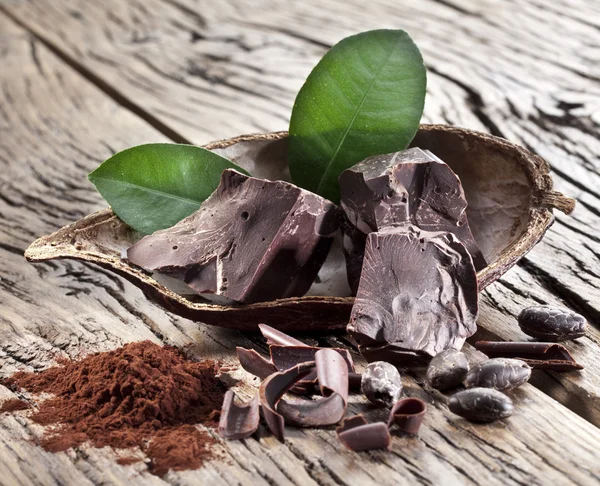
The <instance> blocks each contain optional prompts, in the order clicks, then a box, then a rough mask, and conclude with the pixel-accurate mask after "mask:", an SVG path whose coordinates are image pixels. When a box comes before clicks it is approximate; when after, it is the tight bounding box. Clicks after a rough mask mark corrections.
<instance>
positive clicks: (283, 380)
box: [258, 361, 315, 442]
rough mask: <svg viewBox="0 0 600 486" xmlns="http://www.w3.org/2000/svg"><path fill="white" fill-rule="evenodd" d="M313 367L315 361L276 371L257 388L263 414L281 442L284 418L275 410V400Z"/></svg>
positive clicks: (277, 400)
mask: <svg viewBox="0 0 600 486" xmlns="http://www.w3.org/2000/svg"><path fill="white" fill-rule="evenodd" d="M314 368H315V362H314V361H309V362H308V363H301V364H299V365H297V366H294V367H292V368H290V369H288V370H285V371H278V372H277V373H273V374H272V375H271V376H269V377H267V378H266V379H265V380H264V381H263V382H262V383H261V384H260V388H259V390H258V394H259V397H260V398H259V399H260V405H261V408H262V411H263V416H264V418H265V421H266V422H267V425H268V427H269V429H270V430H271V432H272V434H273V435H274V436H275V437H277V439H279V440H280V441H282V442H283V437H284V426H285V424H284V420H283V417H282V416H281V415H280V414H279V413H278V412H277V411H276V405H277V402H279V400H280V399H281V397H282V396H283V395H284V394H285V393H286V392H287V391H288V390H289V389H290V388H291V387H292V386H293V385H294V384H295V383H296V382H298V381H299V380H301V379H302V378H304V377H305V376H307V375H308V374H309V373H310V372H311V371H313V370H314Z"/></svg>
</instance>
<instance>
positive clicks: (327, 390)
mask: <svg viewBox="0 0 600 486" xmlns="http://www.w3.org/2000/svg"><path fill="white" fill-rule="evenodd" d="M346 353H347V351H346ZM315 366H316V368H317V380H318V382H319V389H320V390H321V394H322V395H323V396H324V397H329V396H331V395H334V394H337V395H340V396H341V397H342V398H343V399H344V402H347V401H348V363H347V362H346V360H345V358H344V356H343V354H342V353H340V352H339V351H337V350H335V349H327V348H325V349H320V350H319V351H317V353H316V354H315Z"/></svg>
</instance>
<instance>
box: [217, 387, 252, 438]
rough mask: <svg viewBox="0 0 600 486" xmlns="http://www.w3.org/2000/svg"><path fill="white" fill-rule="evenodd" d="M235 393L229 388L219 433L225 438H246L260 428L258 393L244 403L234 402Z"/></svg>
mask: <svg viewBox="0 0 600 486" xmlns="http://www.w3.org/2000/svg"><path fill="white" fill-rule="evenodd" d="M234 399H235V393H234V392H233V390H228V391H227V393H225V398H224V399H223V408H222V409H221V419H220V420H219V435H220V436H221V437H223V438H224V439H245V438H246V437H250V436H251V435H252V434H253V433H254V432H256V430H257V429H258V422H259V419H260V409H259V406H258V395H255V396H254V398H253V399H252V400H250V401H249V402H248V403H244V404H242V405H237V404H236V403H234Z"/></svg>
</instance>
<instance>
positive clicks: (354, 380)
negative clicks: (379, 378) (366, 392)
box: [348, 372, 362, 391]
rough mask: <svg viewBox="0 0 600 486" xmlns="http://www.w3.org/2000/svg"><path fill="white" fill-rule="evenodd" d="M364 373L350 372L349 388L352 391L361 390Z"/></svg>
mask: <svg viewBox="0 0 600 486" xmlns="http://www.w3.org/2000/svg"><path fill="white" fill-rule="evenodd" d="M361 383H362V375H361V374H360V373H352V372H350V373H348V389H349V390H350V391H360V385H361Z"/></svg>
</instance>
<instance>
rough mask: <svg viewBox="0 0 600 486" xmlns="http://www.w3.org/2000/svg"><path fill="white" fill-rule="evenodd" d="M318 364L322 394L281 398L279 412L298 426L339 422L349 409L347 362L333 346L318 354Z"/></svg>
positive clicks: (289, 421) (315, 425)
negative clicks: (293, 398)
mask: <svg viewBox="0 0 600 486" xmlns="http://www.w3.org/2000/svg"><path fill="white" fill-rule="evenodd" d="M314 363H315V367H316V371H317V379H318V383H319V389H320V391H321V395H323V397H324V398H321V399H316V400H307V399H295V400H288V401H286V400H280V401H279V403H277V412H279V413H280V414H281V416H283V417H284V419H285V422H286V423H288V424H290V425H295V426H297V427H323V426H326V425H333V424H337V423H338V422H339V421H340V420H342V418H343V417H344V414H345V413H346V404H347V402H348V365H347V363H346V360H345V359H344V358H343V357H342V355H341V354H340V353H338V352H337V351H335V350H333V349H320V350H318V351H317V353H316V354H315V361H314Z"/></svg>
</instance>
